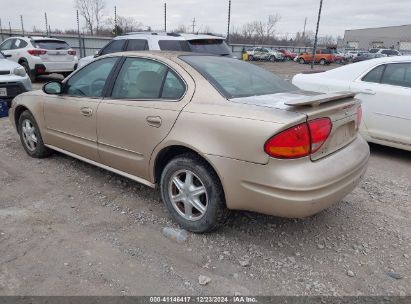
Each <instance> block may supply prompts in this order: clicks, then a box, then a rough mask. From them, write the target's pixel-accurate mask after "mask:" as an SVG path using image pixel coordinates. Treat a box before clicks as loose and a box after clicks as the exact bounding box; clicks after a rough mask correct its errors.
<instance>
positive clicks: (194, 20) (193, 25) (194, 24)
mask: <svg viewBox="0 0 411 304" xmlns="http://www.w3.org/2000/svg"><path fill="white" fill-rule="evenodd" d="M195 26H196V18H193V24H192V27H193V34H194V28H195Z"/></svg>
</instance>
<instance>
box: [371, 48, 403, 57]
mask: <svg viewBox="0 0 411 304" xmlns="http://www.w3.org/2000/svg"><path fill="white" fill-rule="evenodd" d="M369 52H370V53H373V54H383V55H386V56H401V53H400V52H399V51H397V50H392V49H377V48H374V49H370V51H369Z"/></svg>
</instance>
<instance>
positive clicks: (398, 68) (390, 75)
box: [381, 63, 411, 88]
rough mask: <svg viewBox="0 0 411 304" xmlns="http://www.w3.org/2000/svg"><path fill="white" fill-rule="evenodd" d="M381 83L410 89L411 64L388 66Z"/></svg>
mask: <svg viewBox="0 0 411 304" xmlns="http://www.w3.org/2000/svg"><path fill="white" fill-rule="evenodd" d="M381 83H384V84H389V85H394V86H400V87H408V88H410V87H411V63H393V64H388V65H387V67H386V69H385V71H384V75H383V76H382V79H381Z"/></svg>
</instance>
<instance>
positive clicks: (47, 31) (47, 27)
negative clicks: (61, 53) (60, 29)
mask: <svg viewBox="0 0 411 304" xmlns="http://www.w3.org/2000/svg"><path fill="white" fill-rule="evenodd" d="M44 20H45V21H46V34H47V36H48V35H49V25H48V20H47V13H46V12H45V13H44Z"/></svg>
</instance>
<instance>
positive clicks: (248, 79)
mask: <svg viewBox="0 0 411 304" xmlns="http://www.w3.org/2000/svg"><path fill="white" fill-rule="evenodd" d="M180 59H182V60H183V61H185V62H187V63H188V64H190V65H191V66H192V67H193V68H194V69H196V70H197V71H198V72H199V73H200V74H202V75H203V76H204V77H205V78H206V79H207V80H208V81H209V82H210V83H211V84H212V85H214V86H215V87H216V89H217V90H218V91H219V92H220V93H221V94H222V95H223V96H224V97H226V98H228V99H230V98H237V97H248V96H256V95H268V94H276V93H285V92H292V91H299V89H298V88H297V87H296V86H294V85H292V84H291V83H290V82H287V81H285V80H282V79H281V78H280V77H278V76H276V75H274V74H273V73H271V72H269V71H267V70H265V69H262V68H260V67H258V66H256V65H254V64H251V63H247V62H244V61H241V60H236V59H231V58H227V57H217V56H180Z"/></svg>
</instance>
